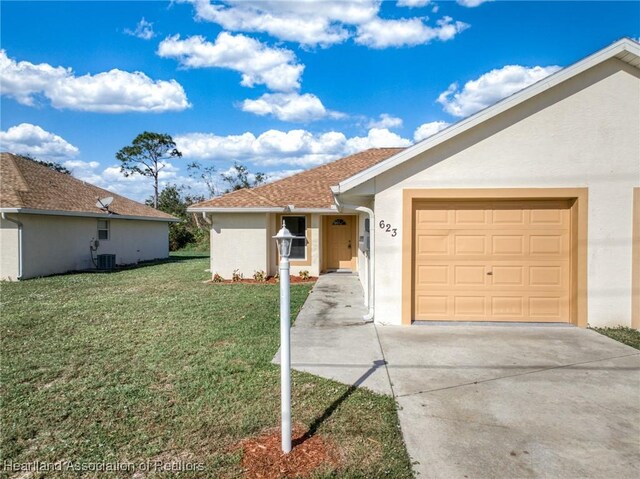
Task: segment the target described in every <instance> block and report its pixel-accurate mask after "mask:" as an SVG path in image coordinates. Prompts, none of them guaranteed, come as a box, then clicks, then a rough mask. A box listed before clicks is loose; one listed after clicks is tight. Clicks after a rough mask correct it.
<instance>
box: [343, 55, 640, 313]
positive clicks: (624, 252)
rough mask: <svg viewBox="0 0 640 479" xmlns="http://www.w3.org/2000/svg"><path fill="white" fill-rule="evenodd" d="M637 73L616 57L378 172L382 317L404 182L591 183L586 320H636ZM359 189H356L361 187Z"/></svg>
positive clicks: (392, 281) (392, 286) (393, 308)
mask: <svg viewBox="0 0 640 479" xmlns="http://www.w3.org/2000/svg"><path fill="white" fill-rule="evenodd" d="M639 185H640V78H639V74H638V70H637V69H635V68H633V67H631V66H630V65H628V64H626V63H623V62H621V61H619V60H617V59H612V60H609V61H607V62H605V63H603V64H601V65H599V66H597V67H595V68H592V69H590V70H588V71H586V72H584V73H583V74H581V75H579V76H577V77H575V78H573V79H571V80H569V81H567V82H564V83H563V84H560V85H558V86H556V87H554V88H552V89H551V90H548V91H547V92H545V93H543V94H541V95H539V96H537V97H535V98H533V99H531V100H529V101H527V102H525V103H523V104H521V105H519V106H517V107H515V108H513V109H511V110H509V111H508V112H505V113H503V114H501V115H499V116H497V117H495V118H494V119H492V120H489V121H487V122H485V123H483V124H482V125H479V126H478V127H476V128H474V129H472V130H470V131H468V132H467V133H464V134H462V135H459V136H457V137H456V138H455V139H453V140H451V141H448V142H445V143H444V144H442V145H440V146H438V147H436V148H433V149H432V150H430V151H427V152H425V153H423V154H421V155H420V156H418V157H417V158H415V159H413V160H411V161H408V162H406V163H404V164H403V165H401V166H399V167H397V168H394V169H392V170H389V171H388V172H386V173H384V174H382V175H380V176H378V177H377V178H376V179H375V184H374V183H370V184H369V185H363V186H362V188H361V190H362V191H364V190H366V189H367V188H372V187H373V188H374V191H375V205H376V222H378V221H379V220H381V219H384V220H385V221H386V222H387V223H392V224H393V226H394V227H398V231H399V234H398V235H397V236H396V237H391V236H390V235H389V234H386V233H383V232H381V230H380V229H379V228H377V225H376V227H374V228H373V231H375V234H376V250H377V251H376V256H375V257H376V278H375V291H376V321H378V322H381V323H390V324H400V318H401V300H400V298H401V285H402V281H401V279H402V276H401V273H402V261H401V259H402V235H403V234H411V232H410V231H408V230H407V231H403V229H402V211H403V196H402V195H403V193H402V192H403V189H405V188H503V187H505V188H507V187H509V188H511V187H523V188H525V187H526V188H529V187H539V188H549V187H588V190H589V212H588V228H589V229H588V321H589V324H590V325H592V326H606V325H618V324H621V325H627V326H628V325H630V318H631V251H632V241H631V238H632V192H633V187H634V186H636V187H637V186H639ZM354 193H357V191H355V192H354Z"/></svg>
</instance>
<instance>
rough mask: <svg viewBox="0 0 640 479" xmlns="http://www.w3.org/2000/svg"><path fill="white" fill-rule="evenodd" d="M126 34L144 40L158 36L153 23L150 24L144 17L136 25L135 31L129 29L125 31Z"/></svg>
mask: <svg viewBox="0 0 640 479" xmlns="http://www.w3.org/2000/svg"><path fill="white" fill-rule="evenodd" d="M124 33H126V34H127V35H131V36H132V37H138V38H141V39H142V40H151V39H152V38H153V37H155V36H156V34H155V33H154V31H153V23H151V22H148V21H146V20H145V19H144V17H142V19H141V20H140V21H139V22H138V24H137V25H136V28H135V29H134V30H130V29H129V28H125V29H124Z"/></svg>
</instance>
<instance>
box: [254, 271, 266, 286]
mask: <svg viewBox="0 0 640 479" xmlns="http://www.w3.org/2000/svg"><path fill="white" fill-rule="evenodd" d="M253 279H255V280H256V281H257V282H258V283H264V282H265V281H266V280H267V273H265V272H264V271H262V270H260V271H256V272H255V273H253Z"/></svg>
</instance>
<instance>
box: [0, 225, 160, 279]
mask: <svg viewBox="0 0 640 479" xmlns="http://www.w3.org/2000/svg"><path fill="white" fill-rule="evenodd" d="M11 216H12V217H14V218H16V219H18V220H19V221H21V222H22V224H23V230H22V247H23V275H22V277H23V279H27V278H33V277H37V276H47V275H51V274H56V273H64V272H67V271H75V270H83V269H91V268H93V263H92V262H91V256H90V252H89V244H90V242H91V240H92V239H95V238H97V235H98V230H97V227H98V224H97V219H96V218H80V217H72V216H47V215H30V214H17V215H11ZM109 221H110V239H109V240H101V241H100V246H99V248H98V251H97V252H96V253H95V254H115V255H116V264H118V265H123V264H132V263H137V262H139V261H148V260H153V259H161V258H167V257H168V256H169V233H168V231H169V230H168V223H166V222H159V221H141V220H121V219H114V218H110V220H109ZM3 230H4V222H3ZM3 236H4V233H3ZM16 241H17V240H16ZM12 251H15V252H16V253H15V255H16V256H14V257H15V262H16V264H17V247H12V248H10V249H8V250H7V252H6V253H5V248H4V242H3V248H2V256H3V259H2V262H3V263H4V262H5V261H11V260H10V259H5V258H4V256H5V254H6V255H7V258H11V257H12V255H14V253H12ZM3 275H4V273H3Z"/></svg>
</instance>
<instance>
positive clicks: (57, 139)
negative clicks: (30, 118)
mask: <svg viewBox="0 0 640 479" xmlns="http://www.w3.org/2000/svg"><path fill="white" fill-rule="evenodd" d="M0 148H1V149H2V150H3V151H8V152H10V153H15V154H18V155H30V156H33V157H34V158H36V159H38V160H45V161H62V160H68V159H69V158H73V157H75V156H77V155H78V153H79V150H78V148H77V147H76V146H74V145H72V144H71V143H69V142H68V141H67V140H65V139H64V138H62V137H61V136H58V135H55V134H53V133H50V132H48V131H46V130H43V129H42V128H40V127H39V126H37V125H32V124H31V123H21V124H19V125H16V126H12V127H11V128H9V129H8V130H7V131H0Z"/></svg>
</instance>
